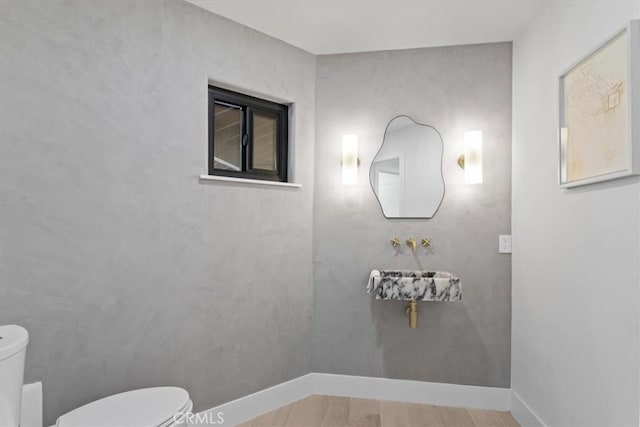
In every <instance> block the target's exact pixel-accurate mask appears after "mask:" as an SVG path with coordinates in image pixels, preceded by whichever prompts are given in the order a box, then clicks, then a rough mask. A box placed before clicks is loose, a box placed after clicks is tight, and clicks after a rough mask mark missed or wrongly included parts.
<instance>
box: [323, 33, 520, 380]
mask: <svg viewBox="0 0 640 427" xmlns="http://www.w3.org/2000/svg"><path fill="white" fill-rule="evenodd" d="M316 79H317V88H316V152H315V161H316V187H315V194H314V199H315V204H314V276H315V312H314V316H315V318H314V339H313V353H312V354H313V370H314V371H319V372H331V373H339V374H352V375H370V376H384V377H391V378H406V379H413V380H425V381H436V382H447V383H459V384H475V385H486V386H500V387H509V359H510V321H511V318H510V314H511V307H510V298H511V277H510V274H511V259H510V257H511V256H510V255H504V254H498V253H497V240H498V234H504V233H509V231H510V221H511V218H510V210H511V44H510V43H499V44H487V45H474V46H459V47H447V48H433V49H416V50H405V51H393V52H375V53H363V54H347V55H332V56H321V57H319V58H318V61H317V70H316ZM398 114H407V115H409V116H410V117H412V118H413V119H414V120H417V121H418V122H421V123H425V124H430V125H432V126H434V127H435V128H436V129H438V131H439V132H440V133H441V134H442V137H443V139H444V160H443V163H444V178H445V183H446V193H445V197H444V201H443V203H442V206H441V207H440V210H439V211H438V213H437V214H436V215H435V216H434V218H433V219H430V220H388V219H385V218H384V217H383V215H382V212H381V210H380V207H379V206H378V202H377V201H376V199H375V196H374V194H373V192H372V191H371V188H370V187H369V180H368V173H369V166H370V164H371V161H372V160H373V157H374V155H375V153H376V151H377V150H378V148H379V147H380V144H381V142H382V138H383V133H384V129H385V126H386V124H387V123H388V122H389V120H391V119H392V118H393V117H394V116H396V115H398ZM476 128H478V129H482V130H483V132H484V184H482V185H477V186H470V185H465V184H464V178H463V172H462V170H461V169H459V168H458V166H457V164H456V159H457V157H458V156H459V155H460V154H461V152H462V140H463V133H464V132H465V131H467V130H471V129H476ZM346 133H356V134H358V135H359V140H360V144H359V150H360V160H361V162H362V164H361V167H360V169H359V184H358V185H357V186H356V187H353V188H351V187H343V186H342V184H341V182H340V179H341V175H340V158H341V157H340V150H341V137H342V135H343V134H346ZM423 235H429V236H431V238H432V240H433V248H432V250H430V251H429V252H428V253H426V252H425V251H424V250H422V249H421V250H420V251H419V252H418V254H417V256H414V255H413V254H412V253H411V252H410V251H408V250H407V248H406V247H405V249H404V253H401V254H396V253H395V251H394V249H393V248H392V247H391V246H390V244H389V239H390V238H391V237H393V236H399V237H400V238H402V239H403V240H405V239H406V238H407V237H409V236H413V237H416V238H420V237H421V236H423ZM390 267H393V268H397V267H402V268H428V269H438V270H447V271H450V272H453V273H455V274H457V275H458V276H460V277H461V278H462V282H463V290H464V301H463V302H462V303H420V305H419V310H420V313H419V329H417V330H411V329H409V328H408V326H407V319H406V316H405V314H404V307H405V304H404V303H400V302H391V301H386V302H382V301H372V300H371V298H370V297H369V296H368V295H366V294H365V283H366V281H367V278H368V274H369V271H370V270H371V269H372V268H390Z"/></svg>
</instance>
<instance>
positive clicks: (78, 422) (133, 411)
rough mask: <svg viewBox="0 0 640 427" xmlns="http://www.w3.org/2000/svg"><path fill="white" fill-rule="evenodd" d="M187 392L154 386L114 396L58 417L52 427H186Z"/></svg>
mask: <svg viewBox="0 0 640 427" xmlns="http://www.w3.org/2000/svg"><path fill="white" fill-rule="evenodd" d="M192 406H193V405H192V403H191V400H190V399H189V393H187V392H186V391H185V390H183V389H181V388H178V387H155V388H143V389H141V390H133V391H127V392H125V393H120V394H114V395H113V396H108V397H105V398H104V399H100V400H96V401H95V402H91V403H88V404H86V405H84V406H81V407H79V408H77V409H74V410H73V411H71V412H67V413H66V414H64V415H63V416H61V417H59V418H58V421H57V422H56V427H87V426H92V427H114V426H122V427H169V426H171V427H173V426H176V427H177V426H184V425H186V420H187V417H186V416H185V414H187V413H189V412H191V408H192Z"/></svg>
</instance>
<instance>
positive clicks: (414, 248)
mask: <svg viewBox="0 0 640 427" xmlns="http://www.w3.org/2000/svg"><path fill="white" fill-rule="evenodd" d="M407 246H409V247H410V248H411V250H412V251H413V252H416V251H417V250H418V242H416V239H414V238H413V237H410V238H409V239H407Z"/></svg>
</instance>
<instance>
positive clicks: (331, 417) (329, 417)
mask: <svg viewBox="0 0 640 427" xmlns="http://www.w3.org/2000/svg"><path fill="white" fill-rule="evenodd" d="M328 400H329V406H328V407H327V411H326V412H325V415H324V418H323V419H322V427H344V426H346V425H347V424H348V422H349V398H348V397H338V396H329V399H328Z"/></svg>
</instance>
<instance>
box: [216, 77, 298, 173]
mask: <svg viewBox="0 0 640 427" xmlns="http://www.w3.org/2000/svg"><path fill="white" fill-rule="evenodd" d="M208 97H209V101H208V114H209V116H208V121H209V154H208V162H209V164H208V166H207V167H208V172H209V175H218V176H228V177H233V178H248V179H258V180H264V181H280V182H288V180H287V179H288V167H289V165H288V163H289V162H288V159H289V158H288V156H289V107H288V106H287V105H285V104H278V103H276V102H272V101H267V100H265V99H261V98H256V97H254V96H250V95H246V94H243V93H239V92H234V91H231V90H229V89H223V88H220V87H217V86H213V85H209V87H208ZM216 101H218V102H216ZM216 103H218V104H222V105H224V104H227V105H229V106H233V107H238V108H239V109H240V110H241V111H242V155H241V158H242V162H241V163H242V170H241V171H233V170H228V169H216V168H215V167H214V153H215V151H214V149H215V114H214V111H215V106H216ZM260 112H264V113H267V114H272V115H276V116H277V120H276V123H277V131H276V170H275V171H270V170H265V169H255V168H253V122H254V115H255V113H260Z"/></svg>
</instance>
